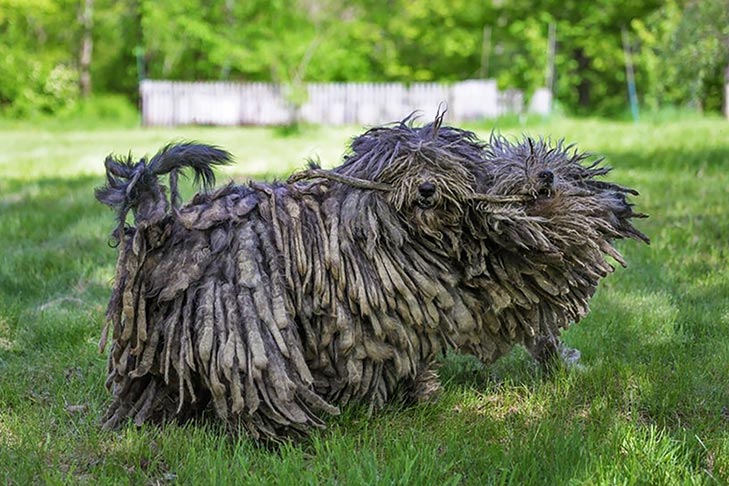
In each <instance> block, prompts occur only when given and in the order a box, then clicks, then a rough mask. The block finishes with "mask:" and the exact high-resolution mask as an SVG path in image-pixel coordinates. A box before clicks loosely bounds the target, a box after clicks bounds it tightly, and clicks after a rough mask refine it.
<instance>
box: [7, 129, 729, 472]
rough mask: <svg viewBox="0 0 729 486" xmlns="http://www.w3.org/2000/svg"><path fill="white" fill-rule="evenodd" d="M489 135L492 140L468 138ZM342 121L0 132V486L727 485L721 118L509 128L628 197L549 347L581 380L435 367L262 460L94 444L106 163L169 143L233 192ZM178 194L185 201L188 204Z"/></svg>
mask: <svg viewBox="0 0 729 486" xmlns="http://www.w3.org/2000/svg"><path fill="white" fill-rule="evenodd" d="M469 128H472V129H474V130H476V131H477V132H479V133H480V134H481V135H483V136H484V137H487V136H488V133H489V131H490V130H491V128H492V126H491V125H489V124H486V123H484V124H481V125H473V126H471V127H469ZM360 130H361V129H360V128H359V127H345V128H304V129H302V130H301V131H300V132H295V133H293V134H285V133H283V132H281V131H280V130H274V129H263V128H230V129H214V128H184V129H176V130H172V129H170V130H161V129H141V128H115V129H110V128H97V129H91V130H85V131H77V130H74V128H73V126H69V127H67V128H62V127H54V128H53V129H52V130H44V129H32V128H30V127H26V128H22V127H21V128H12V127H11V128H8V129H5V130H2V131H0V146H2V147H3V150H2V151H1V152H0V259H1V260H0V261H1V262H2V263H1V264H0V483H4V484H18V485H26V484H34V483H51V484H63V483H66V484H85V483H90V484H125V483H126V484H155V483H168V482H177V483H179V484H248V483H251V484H266V483H277V484H322V483H323V484H433V485H437V484H492V483H493V484H518V485H521V484H549V485H556V484H650V485H654V484H666V485H669V484H670V485H673V484H694V483H696V484H714V483H717V484H724V483H727V482H729V122H727V121H726V120H720V119H700V118H691V119H688V120H683V121H664V122H661V123H648V122H646V123H641V124H638V125H634V124H632V123H621V122H605V121H599V120H557V121H553V122H550V123H538V124H534V125H526V126H513V125H512V126H506V128H504V129H503V132H504V133H506V134H508V135H510V136H512V135H513V136H516V135H519V134H520V133H522V132H528V133H530V134H533V135H537V136H551V137H553V138H565V139H567V140H568V141H570V142H575V143H577V145H578V146H579V148H580V149H582V150H586V151H590V152H594V153H599V154H602V155H604V156H606V158H607V162H608V163H609V165H611V166H613V167H614V172H613V173H612V174H611V179H614V180H616V181H619V182H621V183H623V184H625V185H629V186H631V187H635V188H637V189H638V190H639V191H640V192H641V195H640V196H639V197H637V198H635V202H636V203H637V205H638V208H639V209H640V210H641V211H644V212H647V213H649V214H650V216H651V217H650V219H647V220H642V221H639V222H638V225H639V227H640V228H641V229H642V230H643V231H644V232H645V233H646V234H648V235H649V236H650V237H651V238H652V244H651V245H650V246H647V245H642V244H638V243H637V242H633V241H629V242H621V243H620V244H619V246H620V249H621V251H622V252H623V253H624V254H625V256H626V258H627V261H628V262H629V267H628V268H627V269H618V270H617V271H616V272H615V274H613V275H611V276H610V277H608V278H607V279H606V280H604V281H603V283H602V284H601V287H600V288H599V290H598V292H597V295H596V297H595V299H594V300H593V304H592V312H591V313H590V314H589V316H588V317H587V318H586V319H584V320H583V321H582V322H581V323H580V324H579V325H578V326H575V327H573V328H572V329H570V330H569V331H568V332H567V333H566V334H565V340H566V341H567V342H568V343H569V344H570V345H571V346H574V347H577V348H579V349H580V350H581V351H582V361H581V363H582V366H581V367H580V368H579V369H572V370H560V371H558V372H557V373H556V374H555V375H554V376H542V375H541V374H540V373H539V372H538V371H537V370H536V369H535V368H534V367H533V365H532V363H531V362H530V360H529V359H528V357H527V356H526V353H525V352H524V351H523V350H521V349H516V350H515V351H514V352H513V353H512V354H511V355H509V356H507V357H506V358H505V359H503V360H501V361H500V362H498V363H497V364H496V365H494V366H491V367H488V368H483V367H480V366H479V365H478V364H477V363H475V362H473V361H471V360H469V359H465V358H463V357H459V356H449V357H448V358H447V359H446V360H445V363H444V367H443V370H442V376H443V379H444V381H445V390H444V393H443V394H442V395H441V396H440V398H439V399H438V400H437V401H435V402H432V403H427V404H421V405H417V406H412V407H403V406H397V405H393V406H391V407H389V408H387V409H385V410H382V411H378V412H375V413H373V414H372V415H368V414H367V411H366V410H362V409H359V408H357V407H350V408H347V409H345V410H344V413H343V414H342V416H340V417H336V418H332V419H330V420H329V428H328V429H327V430H326V431H323V432H321V433H315V434H313V436H312V437H311V438H310V439H309V440H307V441H305V442H303V443H301V444H285V445H283V446H281V447H280V448H278V449H274V450H271V449H266V448H262V447H258V446H256V445H255V444H254V443H252V442H250V441H249V440H248V439H247V438H246V437H244V436H241V437H231V436H228V435H226V434H225V433H224V431H223V430H222V429H221V428H220V427H219V426H218V425H217V424H216V423H215V422H214V421H206V422H193V423H189V424H186V425H184V426H178V425H166V426H162V427H156V426H144V427H142V428H135V427H134V426H133V425H129V426H128V427H125V428H122V429H121V430H119V431H114V432H104V431H101V430H100V429H99V426H98V425H99V423H98V419H99V416H100V415H101V414H102V413H103V410H104V407H105V406H106V404H107V402H108V400H109V395H108V392H107V391H106V390H105V388H104V385H103V384H104V380H105V375H106V367H105V356H104V355H101V354H99V352H98V349H97V342H98V339H99V335H100V331H101V327H102V324H103V313H104V307H105V304H106V299H107V297H108V294H109V291H110V285H111V278H112V275H113V268H114V263H115V257H116V251H115V250H114V249H113V248H110V247H109V246H108V244H107V243H108V242H109V233H110V231H111V230H112V228H113V214H112V212H111V211H110V210H109V209H107V208H105V207H102V206H101V205H100V204H98V203H97V202H96V201H95V200H94V197H93V190H94V188H95V187H96V186H98V185H100V184H101V183H102V181H103V178H102V174H103V170H102V169H103V164H102V162H103V158H104V157H105V155H107V154H108V153H109V152H112V151H113V152H117V153H124V154H126V153H127V152H128V151H130V150H131V151H132V152H133V153H134V154H135V155H142V154H145V153H149V154H151V153H153V152H154V151H155V150H156V149H157V148H159V147H160V146H161V145H163V144H165V143H167V142H169V141H172V140H190V139H194V140H200V141H203V142H210V143H215V144H219V145H221V146H223V147H225V148H227V149H228V150H230V151H231V152H233V154H235V156H236V159H237V164H236V165H235V166H232V167H229V168H226V169H224V170H223V171H222V172H221V173H220V174H219V175H220V177H219V180H221V181H225V180H226V179H229V178H230V177H234V178H235V179H236V180H239V181H244V180H246V179H247V178H249V177H254V178H260V177H275V176H279V177H285V176H286V175H287V174H288V173H289V172H290V171H292V170H294V169H296V168H299V167H302V166H303V165H304V161H305V159H306V158H307V157H315V156H317V155H318V156H319V157H320V159H321V162H322V163H323V164H324V165H327V166H331V165H333V164H335V163H336V162H337V161H338V160H339V159H340V157H341V154H342V153H343V152H344V150H345V146H346V143H347V141H348V140H349V138H350V137H351V136H353V135H356V134H357V133H358V132H359V131H360ZM187 194H188V195H189V194H190V189H189V188H188V191H187Z"/></svg>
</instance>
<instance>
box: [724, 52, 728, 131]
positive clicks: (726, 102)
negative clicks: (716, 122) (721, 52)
mask: <svg viewBox="0 0 729 486" xmlns="http://www.w3.org/2000/svg"><path fill="white" fill-rule="evenodd" d="M724 115H725V116H726V117H727V118H729V64H727V66H726V70H725V71H724Z"/></svg>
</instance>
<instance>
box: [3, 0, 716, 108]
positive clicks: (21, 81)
mask: <svg viewBox="0 0 729 486" xmlns="http://www.w3.org/2000/svg"><path fill="white" fill-rule="evenodd" d="M728 66H729V8H728V7H727V1H726V0H639V1H635V0H598V1H590V2H587V1H578V0H513V1H506V0H486V1H473V0H428V1H422V0H387V1H384V0H353V1H348V2H340V1H337V0H247V1H234V0H205V1H203V0H157V1H146V0H0V116H1V117H2V118H5V119H27V118H29V117H30V118H33V117H39V116H41V117H43V116H51V117H54V116H55V117H64V116H69V115H70V114H75V115H81V116H85V115H88V116H90V117H91V116H96V115H100V116H110V117H119V118H123V117H130V116H133V114H135V115H136V114H137V113H138V111H137V110H138V109H139V108H140V105H141V103H140V82H142V81H143V80H145V79H154V80H178V81H236V82H238V81H240V82H271V83H276V84H277V85H279V86H281V87H283V88H282V89H283V90H284V95H285V100H286V101H287V102H288V103H289V104H290V105H291V106H293V107H297V106H301V105H302V104H303V103H305V102H306V100H307V97H308V96H309V95H308V93H307V91H306V89H304V88H303V86H304V83H313V82H402V83H405V84H406V85H407V84H409V83H418V82H443V83H454V82H458V81H463V80H474V79H492V80H495V82H496V84H497V85H498V89H499V90H519V91H520V92H521V93H523V97H524V100H525V101H524V103H523V106H521V105H519V106H517V111H525V110H528V108H529V106H530V100H532V99H533V97H534V94H535V93H538V92H541V93H542V94H544V93H545V92H547V93H551V94H553V98H552V99H553V103H552V104H551V106H550V109H551V112H553V113H554V112H557V113H560V114H567V115H578V116H582V115H590V116H605V117H612V118H627V119H630V118H631V117H633V118H635V117H637V116H638V111H637V110H638V108H640V110H641V112H642V113H646V112H656V111H659V110H665V109H676V108H679V109H688V110H694V111H699V112H703V113H717V114H718V113H721V112H722V109H723V104H724V93H725V82H726V81H725V76H726V75H729V72H727V73H726V74H725V72H726V71H727V70H728V69H729V67H728ZM540 90H541V91H540ZM475 102H477V100H474V103H475ZM423 108H427V109H435V107H432V106H429V107H423Z"/></svg>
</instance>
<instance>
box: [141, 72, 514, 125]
mask: <svg viewBox="0 0 729 486" xmlns="http://www.w3.org/2000/svg"><path fill="white" fill-rule="evenodd" d="M285 89H286V88H285V87H284V86H281V85H277V84H273V83H227V82H177V81H152V80H145V81H142V83H141V86H140V91H141V97H142V120H143V123H144V124H145V125H148V126H175V125H285V124H289V123H291V122H293V121H295V120H298V121H302V122H306V123H315V124H326V125H347V124H357V125H377V124H382V123H388V122H392V121H398V120H401V119H403V118H405V117H406V116H408V115H409V114H411V113H413V112H415V111H417V112H418V114H419V115H421V117H422V119H425V120H427V119H429V118H430V119H432V118H433V117H434V116H435V114H436V113H437V111H438V110H439V109H440V108H443V107H446V108H447V109H448V111H447V113H446V119H447V120H448V121H451V122H461V121H468V120H478V119H483V118H495V117H497V116H500V115H504V114H509V113H521V112H522V110H523V109H524V97H523V94H522V92H521V91H518V90H508V91H499V90H498V88H497V87H496V82H495V81H493V80H471V81H463V82H459V83H454V84H440V83H414V84H411V85H405V84H400V83H327V84H317V83H311V84H307V85H306V86H305V89H306V91H307V95H306V96H305V99H306V101H305V102H304V103H303V105H301V106H300V107H299V109H298V110H297V109H296V108H295V107H294V106H293V105H292V104H291V103H289V102H288V101H287V99H288V98H289V97H288V96H287V95H286V91H285Z"/></svg>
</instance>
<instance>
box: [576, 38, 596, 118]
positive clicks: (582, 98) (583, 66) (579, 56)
mask: <svg viewBox="0 0 729 486" xmlns="http://www.w3.org/2000/svg"><path fill="white" fill-rule="evenodd" d="M574 56H575V60H576V61H577V75H578V76H579V78H580V82H579V84H578V85H577V104H578V106H579V107H580V108H589V107H590V89H591V88H592V85H591V83H590V80H589V79H588V78H587V69H588V68H589V67H590V58H589V57H587V56H586V55H585V50H584V49H583V48H582V47H578V48H577V49H575V50H574Z"/></svg>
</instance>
